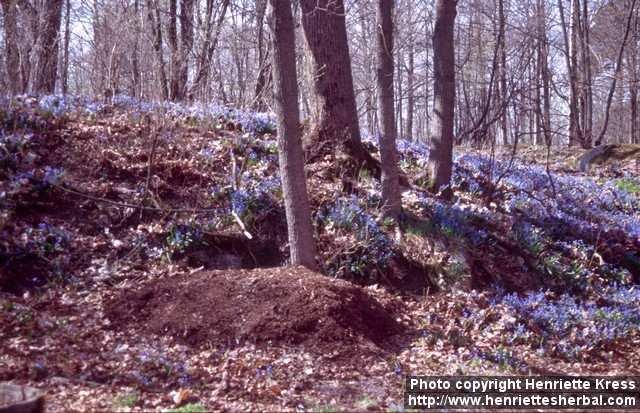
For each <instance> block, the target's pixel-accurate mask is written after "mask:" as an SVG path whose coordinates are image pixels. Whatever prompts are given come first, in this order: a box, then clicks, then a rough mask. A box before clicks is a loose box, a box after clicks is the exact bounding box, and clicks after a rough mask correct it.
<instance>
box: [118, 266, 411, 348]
mask: <svg viewBox="0 0 640 413" xmlns="http://www.w3.org/2000/svg"><path fill="white" fill-rule="evenodd" d="M107 315H108V317H109V318H110V320H111V322H112V325H113V326H114V328H118V327H119V326H123V325H131V324H135V325H138V326H139V328H141V329H143V330H146V331H147V332H149V333H155V334H159V335H170V336H173V337H175V338H177V339H178V340H179V341H182V342H185V343H187V344H190V345H194V346H199V345H210V344H216V345H229V346H235V345H237V344H241V343H243V342H254V343H266V342H272V343H281V344H302V343H305V344H310V345H311V346H310V347H312V348H313V349H315V350H319V351H323V350H324V349H327V348H329V347H331V348H335V345H336V344H342V343H344V344H355V343H363V344H366V345H370V344H371V343H373V344H375V345H376V346H377V347H385V346H386V344H387V342H388V339H389V338H390V337H391V336H393V335H395V334H397V333H399V332H400V331H401V330H402V328H403V327H402V326H401V324H400V323H398V322H396V320H395V317H394V316H393V315H392V314H391V313H390V312H389V311H387V310H386V309H385V308H384V307H383V306H382V305H381V304H380V303H378V302H377V301H376V300H375V299H374V298H372V297H371V296H370V295H369V294H368V293H367V292H366V290H364V289H362V288H360V287H357V286H354V285H352V284H350V283H348V282H346V281H342V280H337V279H333V278H329V277H325V276H322V275H320V274H316V273H313V272H310V271H308V270H306V269H305V268H302V267H281V268H270V269H258V270H224V271H211V272H200V273H196V274H192V275H183V276H179V277H175V278H169V279H163V280H159V281H157V282H152V283H150V284H147V285H146V286H144V287H142V288H141V289H139V290H137V291H126V292H124V293H123V294H122V295H121V296H120V297H118V298H116V299H114V300H112V301H111V302H110V303H108V304H107ZM327 346H328V347H327Z"/></svg>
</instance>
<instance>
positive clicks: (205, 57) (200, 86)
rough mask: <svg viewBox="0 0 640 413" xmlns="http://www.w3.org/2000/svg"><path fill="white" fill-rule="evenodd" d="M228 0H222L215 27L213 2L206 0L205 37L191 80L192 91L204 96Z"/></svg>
mask: <svg viewBox="0 0 640 413" xmlns="http://www.w3.org/2000/svg"><path fill="white" fill-rule="evenodd" d="M229 3H230V0H222V4H221V5H220V10H219V12H218V16H217V19H216V22H215V28H214V23H213V2H212V1H211V0H208V1H207V16H208V18H207V22H208V23H207V28H206V33H205V39H204V42H203V45H202V50H201V51H200V54H199V56H198V70H197V73H196V76H195V79H194V80H193V87H192V91H199V92H200V95H201V96H202V97H204V94H205V89H206V87H207V83H208V81H209V72H210V71H211V69H212V66H213V57H214V56H213V53H214V52H215V50H216V48H217V47H218V40H219V39H220V32H221V31H222V24H223V22H224V19H225V17H226V15H227V10H228V9H229Z"/></svg>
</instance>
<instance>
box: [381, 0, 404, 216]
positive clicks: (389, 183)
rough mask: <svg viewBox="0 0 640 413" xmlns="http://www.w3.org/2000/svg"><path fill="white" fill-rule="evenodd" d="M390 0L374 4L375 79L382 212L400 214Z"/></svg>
mask: <svg viewBox="0 0 640 413" xmlns="http://www.w3.org/2000/svg"><path fill="white" fill-rule="evenodd" d="M393 1H394V0H378V7H377V20H378V30H377V32H378V33H377V36H376V38H377V45H376V47H377V52H378V53H377V56H378V58H377V66H378V67H377V76H376V79H377V83H378V102H379V103H378V109H379V111H380V129H381V133H380V159H381V164H382V165H381V166H382V202H383V214H384V215H385V216H388V217H392V218H397V217H398V215H399V214H400V209H401V202H400V186H399V182H398V175H399V174H398V154H397V150H396V119H395V116H394V108H393V106H394V105H393V103H394V99H393Z"/></svg>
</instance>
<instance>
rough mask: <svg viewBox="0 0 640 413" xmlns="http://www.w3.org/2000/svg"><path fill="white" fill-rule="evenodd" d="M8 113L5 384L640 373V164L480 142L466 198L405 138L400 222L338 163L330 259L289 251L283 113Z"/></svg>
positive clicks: (352, 404)
mask: <svg viewBox="0 0 640 413" xmlns="http://www.w3.org/2000/svg"><path fill="white" fill-rule="evenodd" d="M0 127H1V128H2V130H1V131H0V325H1V326H2V329H1V330H0V381H12V382H14V383H19V384H27V385H30V386H33V387H37V388H40V389H42V390H43V391H44V392H45V393H46V395H47V404H48V409H49V410H50V411H70V410H77V411H87V410H103V411H104V410H118V411H142V410H146V411H148V410H163V411H164V410H167V409H177V411H204V410H227V411H239V410H241V411H246V410H260V411H282V410H301V411H340V410H346V411H362V410H393V411H402V410H403V399H402V391H403V380H404V377H405V376H406V375H408V374H422V375H455V374H465V375H508V374H544V375H566V374H594V375H614V374H616V375H638V374H639V373H640V363H639V362H640V352H638V348H639V347H640V334H639V332H640V290H638V288H637V287H636V285H637V284H638V283H640V254H639V253H638V251H640V179H639V178H638V165H636V164H635V163H634V162H621V163H616V164H610V165H606V166H602V167H597V168H594V169H593V170H592V171H591V173H590V174H588V175H585V174H583V173H580V172H578V171H577V170H576V168H575V158H576V154H575V151H574V150H569V149H556V148H554V149H553V151H551V152H550V153H548V152H547V151H546V150H544V149H540V148H531V147H525V146H523V147H520V148H517V151H516V154H515V156H514V155H513V153H512V151H511V150H505V151H504V152H498V153H493V152H492V151H491V150H471V149H465V148H458V149H457V150H456V152H457V153H456V169H455V171H454V179H453V182H454V184H453V185H454V188H453V189H454V192H455V201H454V202H453V203H451V204H446V203H443V202H442V201H440V200H438V199H437V198H435V197H432V196H431V195H429V194H427V193H426V192H425V191H424V190H423V189H422V187H421V185H422V184H423V183H424V175H423V173H422V172H423V171H424V162H425V160H426V155H427V149H426V148H425V147H424V145H421V144H419V143H415V142H408V141H400V142H399V149H400V153H401V158H402V161H401V166H402V168H403V171H404V172H405V173H406V174H407V176H408V177H409V178H410V181H412V187H411V188H405V191H404V194H403V204H404V206H405V212H406V215H405V216H404V217H403V218H402V220H401V222H400V223H396V222H391V221H388V220H382V219H381V218H379V215H380V214H379V201H380V188H379V184H378V183H377V182H376V181H375V179H372V178H371V177H370V176H368V174H366V173H362V174H361V176H359V177H358V179H357V182H356V185H354V187H355V189H353V193H352V194H345V193H344V192H343V188H344V187H345V181H344V177H343V176H342V172H341V169H340V166H339V163H338V162H336V161H335V160H334V159H331V158H330V157H328V158H326V159H324V160H321V161H319V162H316V163H314V164H311V165H308V166H307V176H308V180H309V189H310V198H311V203H312V206H313V217H314V218H313V219H314V225H315V226H316V229H317V234H318V245H319V250H320V257H319V259H320V264H321V267H322V272H323V273H325V275H319V274H313V273H310V272H309V271H307V270H305V269H303V268H296V267H288V266H286V265H285V264H286V258H285V257H286V256H287V254H288V252H287V246H286V223H285V221H284V211H283V207H282V195H281V191H280V189H279V178H278V174H279V173H278V166H277V149H276V145H275V138H274V137H273V135H272V133H273V132H274V125H273V120H272V119H271V118H270V117H268V116H266V115H263V114H255V113H250V112H242V111H236V110H229V109H225V108H221V107H183V106H179V105H173V104H169V105H150V104H144V103H141V102H134V101H132V100H130V99H125V98H119V99H118V101H117V103H116V104H112V105H100V104H95V103H93V102H90V101H88V100H83V99H63V98H55V97H45V98H41V99H39V100H37V99H29V98H23V99H19V100H18V101H14V102H2V106H1V107H0ZM368 142H369V144H370V146H371V147H372V149H373V150H374V151H375V142H372V141H371V140H368ZM180 409H181V410H180Z"/></svg>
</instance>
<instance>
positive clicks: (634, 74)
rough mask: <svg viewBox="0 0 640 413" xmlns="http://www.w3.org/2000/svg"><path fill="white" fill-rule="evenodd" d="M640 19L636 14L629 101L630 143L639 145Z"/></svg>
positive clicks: (629, 63)
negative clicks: (639, 47) (639, 68)
mask: <svg viewBox="0 0 640 413" xmlns="http://www.w3.org/2000/svg"><path fill="white" fill-rule="evenodd" d="M639 23H640V19H639V18H638V14H637V13H635V14H634V17H633V33H632V35H631V50H630V58H629V62H628V65H627V66H628V71H629V78H630V81H629V100H630V102H629V103H630V110H631V136H630V139H629V140H630V143H638V142H639V140H638V81H639V79H638V41H639V40H640V30H639V27H638V24H639Z"/></svg>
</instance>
